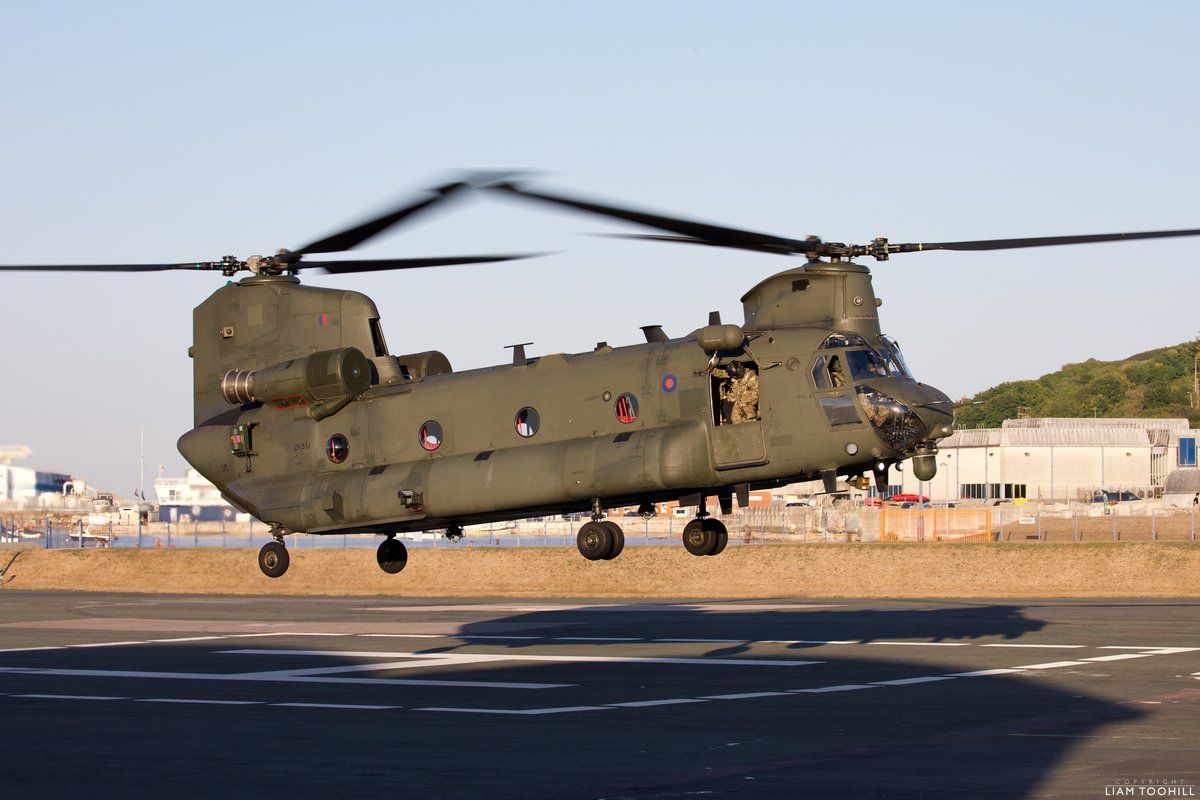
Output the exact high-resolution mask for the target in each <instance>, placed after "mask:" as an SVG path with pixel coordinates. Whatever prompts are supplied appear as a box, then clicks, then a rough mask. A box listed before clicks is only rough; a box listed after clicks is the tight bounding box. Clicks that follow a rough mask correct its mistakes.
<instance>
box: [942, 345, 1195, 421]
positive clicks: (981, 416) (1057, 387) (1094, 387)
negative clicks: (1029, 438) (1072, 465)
mask: <svg viewBox="0 0 1200 800" xmlns="http://www.w3.org/2000/svg"><path fill="white" fill-rule="evenodd" d="M1198 353H1200V338H1197V340H1195V341H1191V342H1185V343H1183V344H1180V345H1176V346H1174V347H1164V348H1162V349H1160V350H1151V351H1149V352H1146V353H1138V354H1137V355H1136V356H1130V357H1129V358H1127V359H1125V360H1123V361H1097V360H1095V359H1088V360H1087V361H1085V362H1083V363H1082V364H1067V365H1066V366H1065V367H1063V368H1062V369H1060V370H1059V371H1058V372H1053V373H1051V374H1049V375H1043V376H1042V377H1040V378H1038V379H1036V380H1030V381H1013V382H1012V383H1002V384H1000V385H999V386H994V387H992V388H991V389H986V390H984V391H982V392H980V393H979V394H977V395H975V396H974V397H964V398H963V399H962V400H960V401H959V405H958V406H957V408H956V409H955V414H956V420H957V421H956V423H955V426H956V427H957V428H959V429H963V428H994V427H999V425H1000V423H1001V422H1002V421H1004V420H1006V419H1015V418H1017V417H1019V416H1028V417H1091V416H1098V417H1187V418H1188V419H1189V420H1191V421H1192V424H1193V425H1195V424H1196V423H1197V422H1200V410H1196V409H1194V408H1192V405H1191V400H1192V398H1191V394H1192V391H1193V388H1194V374H1193V370H1194V368H1195V366H1194V365H1195V358H1196V355H1197V354H1198Z"/></svg>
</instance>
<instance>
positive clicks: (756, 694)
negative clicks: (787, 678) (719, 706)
mask: <svg viewBox="0 0 1200 800" xmlns="http://www.w3.org/2000/svg"><path fill="white" fill-rule="evenodd" d="M786 696H787V692H741V693H740V694H710V695H706V696H704V697H701V698H700V699H701V700H750V699H753V698H756V697H786Z"/></svg>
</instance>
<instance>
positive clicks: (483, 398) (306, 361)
mask: <svg viewBox="0 0 1200 800" xmlns="http://www.w3.org/2000/svg"><path fill="white" fill-rule="evenodd" d="M469 190H482V191H485V192H490V193H494V194H498V195H506V196H509V197H516V198H519V199H522V200H528V201H531V202H537V203H543V204H552V205H556V206H559V207H563V208H567V209H571V210H574V211H578V212H585V213H590V214H597V215H602V216H606V217H610V218H616V219H621V220H625V221H628V222H632V223H636V224H638V225H642V226H645V227H649V228H652V229H655V230H657V231H659V233H654V234H628V235H626V236H629V237H630V238H642V239H651V240H657V241H667V242H682V243H688V244H699V245H707V246H713V247H727V248H735V249H742V250H753V251H758V252H767V253H775V254H779V255H786V256H803V257H804V258H805V262H804V263H803V264H801V265H800V266H798V267H794V268H792V269H788V270H785V271H783V272H780V273H777V274H775V275H771V276H770V277H767V278H765V279H763V280H762V281H760V282H759V283H758V284H757V285H755V286H753V287H752V288H750V290H749V291H747V292H746V293H745V295H744V296H743V297H742V298H741V301H742V305H743V308H744V312H745V319H744V321H743V323H742V324H741V325H734V324H729V323H722V321H721V320H720V319H719V316H718V315H717V314H715V313H713V314H712V315H710V318H709V320H708V324H707V325H704V326H702V327H700V328H698V329H697V330H695V331H692V332H691V333H689V334H687V335H685V336H681V337H679V338H674V339H672V338H670V337H668V336H667V335H666V334H665V333H664V332H663V331H662V329H661V328H660V327H659V326H647V327H645V328H643V331H644V334H645V339H646V341H645V343H643V344H637V345H631V346H624V347H616V348H613V347H609V346H608V345H606V344H603V343H601V344H599V345H597V347H596V348H595V349H594V350H593V351H591V352H586V353H575V354H564V353H552V354H548V355H542V356H540V357H527V356H526V353H525V351H524V347H523V346H521V345H518V346H516V347H514V352H513V359H512V362H511V363H508V364H501V365H499V366H494V367H489V368H484V369H474V370H469V371H466V372H454V371H453V370H452V369H451V366H450V362H449V360H448V359H447V358H446V357H445V356H444V355H443V354H442V353H440V352H437V351H427V352H422V353H406V354H400V355H396V354H393V353H392V352H391V351H390V350H389V349H388V346H387V344H386V342H385V341H384V337H383V328H382V327H381V324H380V315H379V312H378V310H377V309H376V306H375V304H374V303H373V302H372V301H371V300H370V298H368V297H367V296H365V295H363V294H360V293H357V292H351V291H342V290H337V289H325V288H317V287H312V286H304V285H302V284H301V283H300V280H299V278H297V277H296V276H297V273H299V272H301V271H302V270H305V269H320V270H323V271H324V272H326V273H331V274H343V273H351V272H370V271H378V270H390V269H412V268H420V267H436V266H448V265H455V264H471V263H484V262H493V261H507V260H512V259H518V258H524V257H526V256H525V255H479V256H458V257H446V258H426V259H373V260H332V261H319V262H316V261H310V262H306V261H305V260H304V259H305V257H306V256H308V255H313V254H329V253H339V252H343V251H346V250H350V249H352V248H354V247H356V246H357V245H360V244H362V243H363V242H365V241H367V240H368V239H370V238H371V237H373V236H375V235H377V234H379V233H381V232H383V231H384V230H386V229H388V228H391V227H392V226H395V225H397V224H399V223H402V222H405V221H407V220H408V219H409V218H411V217H413V216H414V215H416V214H418V213H419V212H421V211H423V210H424V209H426V208H429V207H430V206H432V205H434V204H437V203H440V202H442V201H444V200H446V199H447V198H449V197H451V196H452V195H459V194H462V193H464V192H466V191H469ZM1197 235H1200V230H1176V231H1155V232H1142V233H1118V234H1098V235H1086V236H1057V237H1042V238H1033V239H994V240H983V241H968V242H935V243H924V244H918V243H907V244H893V243H890V242H888V241H887V240H886V239H883V238H879V239H874V240H873V241H872V242H871V243H870V244H866V245H853V244H841V243H836V242H825V241H822V240H820V239H817V238H815V237H810V238H806V239H788V238H783V237H778V236H771V235H768V234H762V233H756V232H752V231H746V230H739V229H734V228H725V227H719V226H714V225H708V224H703V223H698V222H691V221H688V220H684V219H678V218H673V217H666V216H660V215H657V214H650V213H645V212H641V211H634V210H630V209H625V208H620V207H616V206H609V205H602V204H599V203H594V202H589V201H586V200H581V199H578V198H572V197H567V196H563V195H553V194H546V193H543V192H537V191H532V190H530V189H528V188H525V187H524V186H523V185H520V184H517V183H512V182H504V181H501V180H497V179H496V178H495V176H486V177H484V176H480V177H476V178H471V179H467V180H463V181H459V182H455V183H450V184H447V185H444V186H440V187H438V188H436V189H432V190H430V191H429V192H428V193H427V194H426V195H424V196H422V197H421V198H420V199H418V200H416V201H414V202H410V203H408V204H406V205H404V206H402V207H400V208H397V209H395V210H393V211H391V212H390V213H388V214H385V215H383V216H380V217H378V218H376V219H373V220H370V221H368V222H365V223H363V224H360V225H357V226H355V227H352V228H349V229H347V230H344V231H341V232H340V233H337V234H334V235H333V236H330V237H327V238H324V239H321V240H319V241H316V242H313V243H311V244H308V245H306V246H304V247H301V248H300V249H298V250H280V251H279V252H277V253H276V254H275V255H271V256H251V257H249V258H247V259H246V260H244V261H242V260H240V259H238V258H236V257H234V256H225V257H224V258H222V259H220V260H218V261H207V262H194V263H164V264H102V265H79V264H75V265H41V266H35V265H19V266H18V265H13V266H4V267H0V269H7V270H39V271H89V272H154V271H164V270H212V271H217V272H220V273H221V274H222V275H223V276H227V277H231V278H232V277H233V276H235V275H237V274H238V273H240V272H249V273H250V275H249V277H246V278H243V279H241V280H240V281H238V282H236V283H234V282H232V281H230V282H228V283H227V284H226V285H224V286H222V287H221V288H219V289H217V290H216V291H215V292H213V294H212V295H211V296H209V298H208V299H206V300H205V301H204V302H202V303H201V304H200V305H199V306H197V307H196V309H195V311H194V313H193V326H194V329H193V345H192V347H191V348H190V349H189V351H188V355H189V356H190V357H191V358H192V361H193V394H194V397H193V406H194V426H195V427H193V428H192V430H190V431H188V432H187V433H185V434H183V436H182V437H181V438H180V439H179V443H178V446H179V451H180V453H181V454H182V455H183V457H184V458H185V459H186V460H187V461H188V463H190V464H191V465H192V466H193V467H195V468H196V470H198V471H199V472H200V473H201V474H202V475H204V477H206V478H207V479H208V480H210V481H212V482H213V483H214V484H215V485H216V486H217V487H219V488H220V490H221V492H222V494H223V496H224V497H225V498H226V499H227V500H228V501H229V502H230V503H232V504H233V505H234V506H236V507H238V508H239V509H242V510H243V511H246V512H248V513H250V514H253V515H254V516H255V517H257V518H258V519H260V520H262V521H263V522H265V523H267V524H268V525H269V527H270V532H271V535H272V537H273V541H271V542H268V543H267V544H266V545H264V546H263V547H262V549H261V550H260V551H259V554H258V563H259V567H260V568H261V569H262V572H263V573H264V574H265V575H267V576H268V577H273V578H274V577H279V576H281V575H283V574H284V572H286V570H287V568H288V563H289V558H288V551H287V549H286V548H285V546H284V536H285V535H286V534H288V533H299V532H303V533H310V534H316V535H323V534H343V533H375V534H381V535H383V536H385V537H386V538H385V539H384V540H383V542H382V543H381V544H380V545H379V549H378V551H377V553H376V559H377V561H378V564H379V566H380V568H382V569H383V570H384V571H385V572H388V573H397V572H399V571H401V570H402V569H403V568H404V566H405V564H406V563H407V561H408V553H407V549H406V548H405V546H404V544H403V542H401V541H400V540H398V539H397V538H396V536H397V534H400V533H406V532H414V531H428V530H440V529H444V530H445V532H446V536H447V537H449V538H451V539H455V538H459V537H461V536H462V532H463V527H464V526H466V525H472V524H478V523H488V522H496V521H505V520H513V519H522V518H525V517H530V516H539V515H547V514H566V513H574V512H584V513H587V514H589V515H590V519H589V520H587V521H586V522H584V523H583V524H582V526H581V527H580V528H579V531H578V535H577V537H576V541H577V546H578V549H579V551H580V553H581V554H582V555H583V556H584V557H586V558H588V559H590V560H609V559H614V558H616V557H617V556H618V555H619V554H620V553H621V550H622V548H623V547H624V542H625V537H624V534H623V532H622V530H621V527H620V526H619V525H617V524H616V523H615V522H613V521H612V520H609V519H605V513H604V512H605V509H607V508H613V507H618V506H621V507H623V506H629V505H637V506H639V510H640V512H641V513H642V514H643V515H646V516H650V515H652V514H653V513H654V509H655V505H654V504H655V503H659V502H663V501H668V500H677V501H679V503H680V505H683V506H691V507H694V508H695V509H696V513H695V517H694V518H693V519H692V520H691V521H689V522H688V523H687V525H686V526H685V528H684V531H683V537H682V538H683V545H684V547H685V548H686V549H687V550H688V552H690V553H692V554H693V555H697V556H713V555H717V554H718V553H720V552H721V551H722V550H723V549H724V548H725V546H726V544H727V543H728V539H729V537H728V533H727V531H726V529H725V526H724V525H723V524H722V523H721V522H720V520H718V519H715V518H713V517H712V516H710V515H709V514H708V513H707V498H710V497H716V498H717V499H718V502H719V504H720V507H721V509H722V512H723V513H728V512H729V511H731V510H732V507H733V502H734V500H735V499H736V500H737V501H738V503H739V505H741V506H745V505H747V499H748V494H749V492H750V490H751V489H761V488H770V487H776V486H782V485H786V484H789V483H795V482H798V481H805V480H816V479H820V480H821V481H822V482H823V484H824V487H825V490H826V491H828V492H832V491H834V490H835V488H836V481H837V478H838V477H839V476H841V477H845V478H847V479H849V480H850V481H851V482H853V483H855V484H856V485H858V486H860V487H862V488H865V487H866V486H867V485H868V484H869V482H870V481H871V480H872V479H873V480H874V481H875V483H876V485H877V486H878V487H880V489H881V490H886V487H887V484H888V472H889V469H890V468H891V467H893V466H894V465H896V464H898V463H899V462H901V461H905V460H911V462H912V469H913V472H914V474H915V475H916V477H917V478H918V479H920V480H930V479H932V478H933V477H934V475H935V474H936V471H937V461H936V458H935V455H936V453H937V443H938V441H939V440H940V439H943V438H945V437H947V436H949V435H950V434H951V433H952V432H953V431H954V412H953V404H952V403H951V401H950V399H949V398H948V397H947V396H946V395H945V394H944V393H943V392H941V391H938V390H937V389H935V388H933V387H932V386H928V385H926V384H923V383H921V382H919V381H918V380H917V378H916V377H914V376H913V375H912V374H911V373H910V371H909V369H908V367H907V366H906V365H905V362H904V359H903V357H902V355H901V353H900V348H899V347H898V345H897V344H896V342H895V340H893V339H891V338H889V337H888V336H886V335H884V333H883V332H882V331H881V329H880V325H879V317H878V312H877V310H876V309H877V307H878V306H879V304H880V303H879V301H878V300H877V299H876V298H875V294H874V292H873V291H872V288H871V274H870V270H868V269H867V268H866V267H864V266H861V265H859V264H856V263H854V261H853V259H855V258H858V257H863V256H869V257H871V258H874V259H876V260H878V261H886V260H887V259H888V257H889V256H891V255H892V254H894V253H911V252H919V251H926V250H955V251H982V250H1003V249H1010V248H1024V247H1042V246H1048V245H1065V244H1081V243H1088V242H1109V241H1120V240H1127V239H1154V238H1167V237H1176V236H1197Z"/></svg>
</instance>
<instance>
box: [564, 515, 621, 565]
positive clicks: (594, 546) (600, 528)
mask: <svg viewBox="0 0 1200 800" xmlns="http://www.w3.org/2000/svg"><path fill="white" fill-rule="evenodd" d="M624 542H625V538H624V536H622V537H621V543H622V545H624ZM575 546H576V547H578V548H579V552H580V553H582V554H583V557H584V558H586V559H587V560H588V561H599V560H600V559H602V558H610V556H609V553H611V552H612V550H613V534H612V531H611V530H609V528H608V526H607V525H605V524H604V523H603V522H595V521H592V522H585V523H583V525H582V526H580V528H579V535H578V536H576V537H575Z"/></svg>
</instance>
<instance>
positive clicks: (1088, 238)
mask: <svg viewBox="0 0 1200 800" xmlns="http://www.w3.org/2000/svg"><path fill="white" fill-rule="evenodd" d="M1178 236H1200V229H1191V230H1178V231H1141V232H1137V233H1093V234H1086V235H1083V236H1040V237H1034V238H1029V239H981V240H979V241H974V242H925V243H912V244H892V245H889V246H888V249H889V250H891V251H892V252H894V253H914V252H920V251H924V250H964V251H971V250H1015V249H1017V248H1021V247H1051V246H1053V245H1060V244H1090V243H1093V242H1122V241H1132V240H1134V239H1171V238H1175V237H1178Z"/></svg>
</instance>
